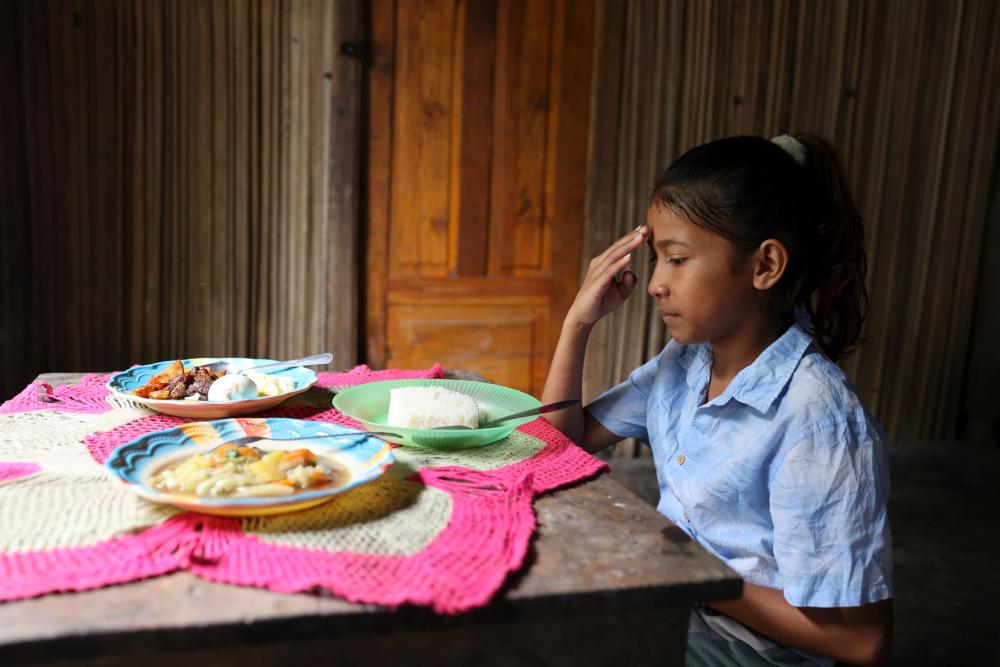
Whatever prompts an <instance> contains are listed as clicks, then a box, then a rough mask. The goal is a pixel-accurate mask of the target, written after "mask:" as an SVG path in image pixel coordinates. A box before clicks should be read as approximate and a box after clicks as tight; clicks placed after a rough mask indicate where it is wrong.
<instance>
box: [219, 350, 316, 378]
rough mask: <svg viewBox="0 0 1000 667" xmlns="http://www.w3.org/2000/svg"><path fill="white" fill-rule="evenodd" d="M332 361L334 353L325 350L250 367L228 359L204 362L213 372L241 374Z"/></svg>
mask: <svg viewBox="0 0 1000 667" xmlns="http://www.w3.org/2000/svg"><path fill="white" fill-rule="evenodd" d="M331 361H333V355H332V354H330V353H329V352H324V353H323V354H314V355H312V356H310V357H302V358H301V359H290V360H288V361H278V362H268V363H266V364H260V365H259V366H251V367H250V368H240V367H239V366H237V365H235V364H231V363H229V362H228V361H213V362H212V363H210V364H204V366H205V367H206V368H208V370H210V371H212V372H213V373H218V372H219V371H225V372H226V375H239V374H241V373H246V372H247V371H257V372H258V373H259V372H261V371H264V370H267V371H277V370H280V369H282V368H290V367H292V366H320V365H323V364H328V363H330V362H331Z"/></svg>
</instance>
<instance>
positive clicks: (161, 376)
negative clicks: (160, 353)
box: [146, 359, 184, 386]
mask: <svg viewBox="0 0 1000 667" xmlns="http://www.w3.org/2000/svg"><path fill="white" fill-rule="evenodd" d="M183 373H184V364H183V363H182V362H181V360H180V359H178V360H177V361H175V362H174V363H172V364H170V365H169V366H167V367H166V368H165V369H163V370H162V371H160V372H159V373H157V374H156V375H154V376H153V377H151V378H149V382H147V383H146V384H147V386H148V385H151V384H162V385H164V386H166V385H168V384H170V380H172V379H173V378H175V377H177V376H178V375H182V374H183Z"/></svg>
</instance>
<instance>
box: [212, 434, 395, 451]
mask: <svg viewBox="0 0 1000 667" xmlns="http://www.w3.org/2000/svg"><path fill="white" fill-rule="evenodd" d="M370 435H373V436H375V437H376V438H402V437H403V436H401V435H400V434H398V433H389V432H387V431H357V432H353V433H331V434H328V435H308V436H303V437H301V438H271V437H268V436H264V435H248V436H244V437H242V438H236V439H235V440H227V441H226V442H224V443H223V444H225V445H236V446H237V447H242V446H243V445H249V444H251V443H254V442H259V441H260V440H270V441H272V442H292V441H293V440H325V439H329V438H359V439H360V438H367V437H368V436H370Z"/></svg>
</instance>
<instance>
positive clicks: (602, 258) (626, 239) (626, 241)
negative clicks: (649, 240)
mask: <svg viewBox="0 0 1000 667" xmlns="http://www.w3.org/2000/svg"><path fill="white" fill-rule="evenodd" d="M644 229H645V228H644V227H640V228H639V230H636V231H634V232H629V233H628V234H626V235H625V236H623V237H622V238H620V239H618V241H616V242H615V243H614V244H613V245H612V246H611V247H610V248H608V249H607V250H605V251H604V253H603V254H601V255H598V256H597V257H596V258H595V260H594V261H593V262H591V266H592V267H593V268H595V269H597V270H598V271H600V272H603V271H604V270H606V268H607V264H609V263H612V264H614V263H617V262H618V261H620V260H621V258H622V256H623V255H624V254H626V253H631V252H632V251H633V250H635V249H636V248H638V247H639V246H640V245H642V243H643V241H645V239H646V236H645V232H644V231H643V230H644Z"/></svg>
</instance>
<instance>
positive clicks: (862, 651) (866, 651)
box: [845, 622, 892, 667]
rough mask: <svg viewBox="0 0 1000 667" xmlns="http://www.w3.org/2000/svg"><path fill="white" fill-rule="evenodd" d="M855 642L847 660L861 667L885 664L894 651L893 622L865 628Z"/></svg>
mask: <svg viewBox="0 0 1000 667" xmlns="http://www.w3.org/2000/svg"><path fill="white" fill-rule="evenodd" d="M858 635H859V636H858V637H857V638H856V640H855V641H854V642H853V643H854V646H853V647H852V650H851V651H850V653H851V655H850V656H845V658H847V662H849V663H850V664H852V665H858V666H859V667H870V666H873V665H885V664H886V663H888V662H889V654H890V652H891V651H892V623H891V622H889V623H887V624H884V625H882V624H880V625H878V626H875V627H871V628H865V630H864V632H861V633H858Z"/></svg>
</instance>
